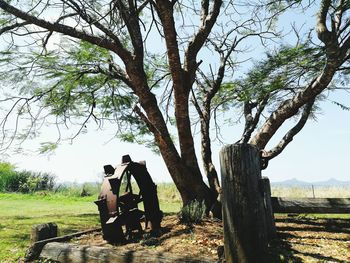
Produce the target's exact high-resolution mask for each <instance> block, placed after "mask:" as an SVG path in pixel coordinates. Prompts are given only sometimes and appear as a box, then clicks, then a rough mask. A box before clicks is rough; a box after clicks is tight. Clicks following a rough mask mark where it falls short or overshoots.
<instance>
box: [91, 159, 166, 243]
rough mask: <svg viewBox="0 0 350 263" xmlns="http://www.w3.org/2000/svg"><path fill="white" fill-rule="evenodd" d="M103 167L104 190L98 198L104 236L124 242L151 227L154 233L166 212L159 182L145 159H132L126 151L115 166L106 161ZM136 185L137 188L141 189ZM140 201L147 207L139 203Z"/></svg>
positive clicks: (114, 241) (117, 241) (157, 230)
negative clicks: (158, 194) (158, 191)
mask: <svg viewBox="0 0 350 263" xmlns="http://www.w3.org/2000/svg"><path fill="white" fill-rule="evenodd" d="M104 171H105V177H104V180H103V182H102V187H101V192H100V194H99V196H98V200H97V201H95V204H96V205H97V206H98V210H99V213H100V219H101V226H102V233H103V238H104V239H105V240H107V241H108V242H110V243H121V242H125V241H127V240H130V239H133V238H135V237H137V236H139V235H141V234H142V233H143V231H144V230H146V229H149V228H150V231H151V233H157V232H159V230H160V223H161V220H162V217H163V213H162V211H161V210H160V208H159V201H158V196H157V186H156V185H155V184H154V182H153V181H152V178H151V176H150V174H149V173H148V171H147V168H146V164H145V162H139V163H137V162H133V161H132V160H131V158H130V156H129V155H125V156H123V157H122V163H121V164H120V165H118V166H117V167H116V168H114V167H112V166H111V165H105V166H104ZM132 179H134V180H135V183H132ZM133 187H134V188H138V189H137V190H138V193H135V192H136V191H137V190H136V189H133ZM141 203H143V209H144V211H142V210H140V209H139V207H138V206H139V205H141Z"/></svg>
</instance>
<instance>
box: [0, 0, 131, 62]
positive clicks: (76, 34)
mask: <svg viewBox="0 0 350 263" xmlns="http://www.w3.org/2000/svg"><path fill="white" fill-rule="evenodd" d="M0 8H1V9H3V10H4V11H6V12H8V13H10V14H12V15H14V16H16V17H18V18H20V19H22V20H24V21H26V23H30V24H34V25H36V26H39V27H41V28H45V29H47V30H49V31H55V32H58V33H62V34H65V35H68V36H71V37H73V38H78V39H81V40H84V41H87V42H90V43H92V44H95V45H97V46H100V47H102V48H106V49H108V50H111V51H113V52H115V53H116V54H117V55H118V56H119V57H120V58H121V59H122V60H123V61H124V60H125V61H126V60H129V59H130V58H131V55H130V53H129V51H127V50H126V49H125V48H124V47H123V45H122V44H121V42H120V41H119V39H118V38H117V37H116V36H115V35H112V34H111V32H110V33H108V34H107V35H108V36H109V37H111V38H112V40H113V41H111V40H110V39H107V38H105V37H98V36H93V35H90V34H87V33H86V32H83V31H80V30H77V29H75V28H73V27H70V26H67V25H64V24H61V23H51V22H48V21H46V20H43V19H40V18H38V17H36V16H34V15H30V14H28V13H25V12H23V11H21V10H19V9H18V8H16V7H14V6H12V5H10V4H8V3H7V2H6V1H4V0H0ZM82 18H83V19H84V17H82ZM96 23H97V22H96ZM96 25H97V24H96Z"/></svg>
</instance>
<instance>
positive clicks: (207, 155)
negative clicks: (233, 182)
mask: <svg viewBox="0 0 350 263" xmlns="http://www.w3.org/2000/svg"><path fill="white" fill-rule="evenodd" d="M209 121H210V118H207V115H205V116H203V119H202V120H201V146H202V161H203V167H204V172H205V174H206V176H207V179H208V183H209V187H210V191H211V195H212V197H213V199H215V201H214V204H213V205H212V206H211V208H210V210H211V212H212V214H213V216H214V217H215V218H219V219H221V218H222V205H221V187H220V182H219V178H218V173H217V171H216V169H215V166H214V164H213V161H212V158H211V157H212V152H211V142H210V134H209V127H210V126H209Z"/></svg>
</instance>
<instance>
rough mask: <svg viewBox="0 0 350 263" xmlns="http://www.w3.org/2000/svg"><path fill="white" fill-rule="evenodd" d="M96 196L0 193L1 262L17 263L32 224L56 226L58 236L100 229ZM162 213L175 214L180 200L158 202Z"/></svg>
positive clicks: (27, 239) (25, 246)
mask: <svg viewBox="0 0 350 263" xmlns="http://www.w3.org/2000/svg"><path fill="white" fill-rule="evenodd" d="M160 196H161V195H160ZM94 200H96V195H95V196H88V197H77V196H65V195H63V194H62V193H56V194H45V193H37V194H11V193H0V262H1V263H5V262H18V260H19V259H20V258H22V257H23V256H24V254H25V251H26V249H27V248H28V247H29V239H30V232H31V228H32V226H33V225H35V224H42V223H48V222H55V223H56V224H57V225H58V228H59V235H65V234H69V233H74V232H77V231H81V230H87V229H91V228H95V227H99V226H100V224H99V216H98V211H97V207H96V205H95V204H94V203H93V201H94ZM160 202H161V203H160V206H161V209H162V210H163V212H164V213H174V212H178V211H179V210H180V208H181V202H180V201H179V200H171V199H170V200H164V199H163V198H160Z"/></svg>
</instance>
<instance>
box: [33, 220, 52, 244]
mask: <svg viewBox="0 0 350 263" xmlns="http://www.w3.org/2000/svg"><path fill="white" fill-rule="evenodd" d="M53 237H57V225H56V223H46V224H39V225H34V226H32V231H31V234H30V241H31V243H35V242H37V241H40V240H44V239H48V238H53Z"/></svg>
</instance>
